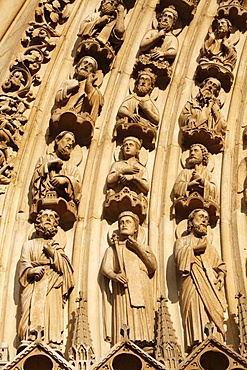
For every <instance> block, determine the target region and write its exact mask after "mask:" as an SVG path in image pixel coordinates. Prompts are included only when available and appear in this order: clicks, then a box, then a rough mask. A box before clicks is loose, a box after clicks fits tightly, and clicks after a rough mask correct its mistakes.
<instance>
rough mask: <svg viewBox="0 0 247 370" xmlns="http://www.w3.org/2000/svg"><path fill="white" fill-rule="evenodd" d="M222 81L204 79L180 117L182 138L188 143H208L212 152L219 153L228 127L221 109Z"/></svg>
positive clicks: (211, 78) (210, 78)
mask: <svg viewBox="0 0 247 370" xmlns="http://www.w3.org/2000/svg"><path fill="white" fill-rule="evenodd" d="M220 91H221V83H220V81H218V80H217V79H216V78H213V77H209V78H207V79H205V80H204V81H203V83H202V84H201V86H200V89H199V92H198V94H197V95H196V97H195V98H192V99H191V100H190V101H188V102H187V103H186V104H185V106H184V108H183V110H182V112H181V114H180V117H179V124H180V127H181V130H182V140H183V142H186V143H192V142H195V139H193V140H192V138H196V139H197V140H198V141H200V142H202V143H205V144H207V147H208V149H209V150H210V151H211V152H212V153H218V152H219V151H220V150H221V149H222V148H223V146H224V136H225V133H226V129H227V122H226V121H225V119H224V117H223V115H222V113H221V111H220V109H221V106H222V103H221V101H220V99H219V94H220Z"/></svg>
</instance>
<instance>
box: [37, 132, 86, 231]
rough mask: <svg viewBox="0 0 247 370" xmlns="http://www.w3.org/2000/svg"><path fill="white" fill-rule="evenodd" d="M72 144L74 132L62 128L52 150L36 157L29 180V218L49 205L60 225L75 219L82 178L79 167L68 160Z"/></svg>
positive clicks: (73, 144) (73, 142)
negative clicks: (57, 216) (30, 195)
mask: <svg viewBox="0 0 247 370" xmlns="http://www.w3.org/2000/svg"><path fill="white" fill-rule="evenodd" d="M74 147H75V137H74V134H73V133H72V132H69V131H63V132H61V133H60V134H59V135H57V136H56V138H55V144H54V152H52V153H48V154H46V155H44V156H42V157H40V159H39V160H38V163H37V165H36V168H35V170H34V174H33V179H32V207H31V217H32V218H34V217H35V216H36V214H37V213H38V212H39V210H40V209H42V208H52V209H55V210H56V211H57V213H58V214H59V215H60V217H62V219H61V222H62V224H66V223H67V222H68V223H70V222H74V221H75V217H76V213H77V205H78V203H79V201H80V197H81V179H80V174H79V171H78V168H77V167H76V166H75V165H74V164H73V163H70V161H69V159H70V154H71V152H72V150H73V148H74Z"/></svg>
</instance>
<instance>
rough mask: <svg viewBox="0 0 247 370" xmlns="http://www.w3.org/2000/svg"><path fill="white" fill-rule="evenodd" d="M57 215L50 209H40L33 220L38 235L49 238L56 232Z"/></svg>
mask: <svg viewBox="0 0 247 370" xmlns="http://www.w3.org/2000/svg"><path fill="white" fill-rule="evenodd" d="M58 224H59V216H58V214H57V212H55V211H53V210H52V209H42V210H41V211H40V212H39V213H38V215H37V217H36V220H35V223H34V227H35V230H36V232H37V234H38V235H40V236H41V237H43V238H45V239H51V238H52V237H53V236H54V235H56V234H57V230H58Z"/></svg>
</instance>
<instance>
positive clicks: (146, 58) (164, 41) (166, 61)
mask: <svg viewBox="0 0 247 370" xmlns="http://www.w3.org/2000/svg"><path fill="white" fill-rule="evenodd" d="M177 19H178V13H177V11H176V9H175V7H174V6H173V5H170V6H168V7H167V8H164V10H163V11H162V13H161V15H160V18H159V20H158V27H157V29H153V30H149V31H148V32H147V33H146V34H145V36H144V38H143V40H142V42H141V45H140V49H141V51H142V52H143V53H144V54H142V55H141V56H140V57H139V61H140V62H141V63H142V64H144V65H148V64H150V63H151V64H152V65H155V66H156V67H157V68H159V69H162V70H163V69H168V71H169V68H170V64H171V63H172V62H173V60H174V59H175V57H176V55H177V51H178V40H177V37H176V36H175V35H174V34H173V28H174V26H175V23H176V21H177ZM163 73H164V72H163ZM170 73H171V72H168V74H170Z"/></svg>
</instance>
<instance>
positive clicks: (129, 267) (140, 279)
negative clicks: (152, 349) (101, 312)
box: [102, 211, 157, 343]
mask: <svg viewBox="0 0 247 370" xmlns="http://www.w3.org/2000/svg"><path fill="white" fill-rule="evenodd" d="M118 229H119V230H118V234H113V236H112V244H111V246H110V247H108V248H107V249H106V251H105V255H104V258H103V261H102V273H103V274H104V276H105V277H106V280H107V281H108V282H109V280H110V281H111V282H112V290H111V293H110V295H111V304H112V315H111V317H112V322H111V325H110V327H111V330H110V329H109V328H108V327H107V326H108V325H107V323H106V322H105V326H106V327H107V329H108V330H110V332H107V329H106V333H105V336H106V339H108V340H111V342H112V343H116V342H118V341H119V340H120V338H121V336H120V329H121V328H122V326H123V324H126V325H128V326H129V328H130V339H132V340H134V341H145V342H151V341H152V340H153V339H154V305H153V296H152V295H153V290H152V277H153V275H154V272H155V270H156V268H157V263H156V258H155V256H154V254H153V253H152V251H151V249H150V248H149V247H148V246H146V245H142V244H140V242H139V240H138V232H139V231H140V226H139V218H138V216H136V215H135V214H134V213H133V212H130V211H126V212H122V213H121V214H120V215H119V218H118Z"/></svg>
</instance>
